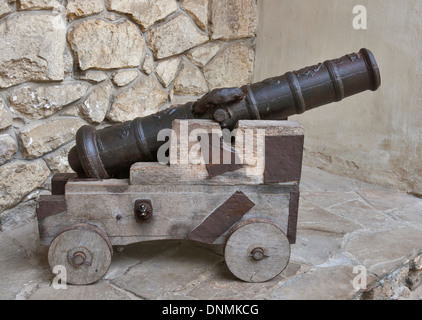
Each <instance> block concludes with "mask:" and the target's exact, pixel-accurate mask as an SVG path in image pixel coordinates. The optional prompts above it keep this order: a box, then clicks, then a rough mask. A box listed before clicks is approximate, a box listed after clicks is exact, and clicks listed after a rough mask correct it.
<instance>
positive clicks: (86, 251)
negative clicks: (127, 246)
mask: <svg viewBox="0 0 422 320" xmlns="http://www.w3.org/2000/svg"><path fill="white" fill-rule="evenodd" d="M112 254H113V248H112V246H111V243H110V241H109V239H108V237H107V236H106V235H105V233H104V232H102V231H101V230H100V229H99V228H97V227H95V226H91V225H87V224H84V225H76V226H73V227H71V228H68V229H66V230H64V231H63V232H61V233H60V234H58V235H57V236H56V237H55V238H54V240H53V241H52V242H51V245H50V248H49V250H48V263H49V264H50V267H51V269H52V270H53V268H54V267H55V266H58V265H61V266H64V267H65V269H66V282H67V283H68V284H76V285H87V284H91V283H94V282H96V281H98V280H100V279H101V278H102V277H103V276H104V275H105V274H106V272H107V271H108V268H109V267H110V264H111V256H112Z"/></svg>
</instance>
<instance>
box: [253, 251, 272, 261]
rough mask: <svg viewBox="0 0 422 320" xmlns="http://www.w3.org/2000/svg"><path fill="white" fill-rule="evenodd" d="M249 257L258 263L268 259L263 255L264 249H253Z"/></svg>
mask: <svg viewBox="0 0 422 320" xmlns="http://www.w3.org/2000/svg"><path fill="white" fill-rule="evenodd" d="M249 256H250V257H252V258H253V259H254V260H256V261H260V260H262V259H264V257H268V256H267V255H265V252H264V249H262V248H255V249H253V250H252V252H251V254H250V255H249Z"/></svg>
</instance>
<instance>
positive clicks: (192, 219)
mask: <svg viewBox="0 0 422 320" xmlns="http://www.w3.org/2000/svg"><path fill="white" fill-rule="evenodd" d="M183 129H186V130H187V131H188V133H189V135H188V136H189V138H186V134H184V135H183V134H182V131H183ZM195 129H201V130H199V131H200V134H199V135H195ZM204 134H208V137H210V139H209V140H210V141H211V140H213V139H212V137H214V135H216V136H217V137H218V138H220V136H222V131H221V128H220V126H219V125H218V123H216V122H213V121H210V120H175V121H174V122H173V130H172V133H171V137H170V141H169V145H170V151H169V158H170V161H169V162H170V163H169V164H161V163H159V162H139V163H135V164H134V165H132V167H131V169H130V178H129V179H108V180H99V179H81V178H77V177H76V175H74V174H56V175H55V176H54V177H53V178H52V195H43V196H41V197H40V199H39V201H38V203H39V205H38V208H37V217H38V224H39V233H40V242H41V244H42V245H45V246H50V247H49V251H48V261H49V264H50V266H51V268H52V269H53V268H54V267H55V266H56V265H62V266H64V267H65V268H66V272H67V282H68V283H69V284H79V285H85V284H90V283H93V282H95V281H98V280H99V279H101V278H102V277H103V276H104V275H105V274H106V272H107V271H108V269H109V266H110V264H111V259H112V255H113V246H123V245H128V244H131V243H136V242H142V241H150V240H162V239H188V240H191V241H198V242H202V243H207V244H213V245H219V244H220V245H221V244H222V245H224V258H225V261H226V263H227V266H228V268H229V269H230V270H231V272H232V273H233V274H234V275H235V276H236V277H237V278H239V279H241V280H244V281H247V282H264V281H268V280H270V279H273V278H274V277H276V276H277V275H279V274H280V273H281V272H282V271H283V270H284V269H285V267H286V266H287V264H288V262H289V258H290V245H291V244H294V243H295V240H296V225H297V215H298V202H299V182H300V176H301V167H302V152H303V140H304V134H303V129H302V127H301V126H300V125H299V124H298V123H296V122H291V121H250V120H247V121H239V123H238V126H237V130H236V133H235V140H236V141H243V143H239V145H238V146H236V148H231V146H230V145H227V144H225V143H223V142H221V143H219V144H218V147H216V146H215V144H212V143H209V144H208V146H209V147H210V148H209V149H208V150H206V151H205V149H206V146H207V145H204V141H205V140H202V139H203V137H204ZM192 136H193V137H194V138H193V139H192ZM198 136H199V137H201V142H198ZM248 139H249V140H248ZM210 141H209V142H210ZM218 141H220V139H218ZM251 141H252V145H250V143H251ZM198 143H199V146H200V148H198ZM248 144H249V145H248ZM194 148H197V149H198V150H196V151H199V152H193V151H192V150H193V149H194ZM248 148H249V149H248ZM224 150H225V151H227V150H228V151H229V154H230V161H229V163H226V162H222V161H220V163H218V162H219V161H216V158H217V159H218V158H220V160H221V159H223V157H222V154H224ZM251 150H252V152H250V151H251ZM192 154H194V155H196V157H197V159H196V160H198V161H181V160H186V158H185V157H186V155H192ZM206 155H208V156H209V159H211V158H212V161H208V162H207V161H205V158H206ZM216 155H217V156H216ZM190 160H192V159H190ZM233 160H236V161H233ZM183 162H184V163H183Z"/></svg>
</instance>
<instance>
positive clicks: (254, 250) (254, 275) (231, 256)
mask: <svg viewBox="0 0 422 320" xmlns="http://www.w3.org/2000/svg"><path fill="white" fill-rule="evenodd" d="M224 258H225V260H226V264H227V267H228V268H229V269H230V271H231V272H232V273H233V274H234V275H235V276H236V277H237V278H239V279H241V280H243V281H247V282H265V281H268V280H271V279H273V278H274V277H276V276H277V275H279V274H280V273H281V272H282V271H283V270H284V269H285V267H286V266H287V264H288V263H289V260H290V244H289V241H288V239H287V237H286V235H285V234H284V232H283V231H282V230H281V229H280V227H278V226H277V225H276V224H275V223H274V222H272V221H270V220H267V219H248V220H244V221H241V222H239V223H238V224H237V225H236V226H235V227H234V228H233V230H231V231H230V233H229V235H228V239H227V242H226V245H225V248H224Z"/></svg>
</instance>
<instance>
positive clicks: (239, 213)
mask: <svg viewBox="0 0 422 320" xmlns="http://www.w3.org/2000/svg"><path fill="white" fill-rule="evenodd" d="M254 206H255V203H253V202H252V200H250V199H249V198H248V197H247V196H246V195H245V194H244V193H243V192H242V191H237V192H235V193H234V194H233V195H232V196H231V197H230V198H229V199H227V200H226V201H225V202H224V203H223V204H222V205H221V206H219V207H218V208H217V209H216V210H215V211H214V212H213V213H211V214H210V215H209V216H208V217H207V218H206V219H205V220H204V221H203V222H202V223H201V224H200V225H199V226H197V227H196V228H195V229H194V230H193V231H192V232H191V233H190V234H189V235H188V237H187V238H188V240H194V241H199V242H204V243H209V244H212V243H213V242H214V241H215V240H217V239H218V238H219V237H220V236H221V235H223V234H224V233H225V232H226V231H227V230H229V229H230V227H231V226H233V225H234V224H235V223H236V222H238V221H239V220H240V219H242V217H243V216H244V215H245V214H246V213H247V212H248V211H249V210H250V209H252V208H253V207H254Z"/></svg>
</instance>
